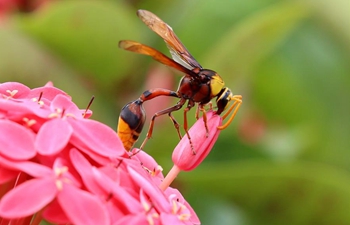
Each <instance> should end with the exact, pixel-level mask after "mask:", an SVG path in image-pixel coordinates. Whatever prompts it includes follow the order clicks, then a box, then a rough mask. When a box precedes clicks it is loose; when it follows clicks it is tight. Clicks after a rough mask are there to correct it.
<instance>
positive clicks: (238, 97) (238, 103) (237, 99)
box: [217, 95, 242, 130]
mask: <svg viewBox="0 0 350 225" xmlns="http://www.w3.org/2000/svg"><path fill="white" fill-rule="evenodd" d="M232 100H234V101H235V102H234V103H233V104H232V105H231V106H230V108H229V109H228V110H227V112H226V113H225V114H224V115H223V116H222V118H223V119H226V117H227V116H228V115H229V114H230V113H231V112H232V110H233V109H234V111H233V113H232V115H231V116H230V118H229V120H228V121H227V122H226V123H225V124H224V125H221V126H218V127H217V128H218V129H219V130H223V129H226V128H227V127H228V125H230V123H231V122H232V120H233V119H234V118H235V116H236V114H237V112H238V109H239V107H240V106H241V104H242V96H241V95H234V96H232V97H231V101H232Z"/></svg>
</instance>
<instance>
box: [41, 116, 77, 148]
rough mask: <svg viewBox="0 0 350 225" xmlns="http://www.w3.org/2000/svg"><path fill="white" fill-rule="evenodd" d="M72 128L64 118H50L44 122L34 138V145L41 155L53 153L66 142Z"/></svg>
mask: <svg viewBox="0 0 350 225" xmlns="http://www.w3.org/2000/svg"><path fill="white" fill-rule="evenodd" d="M72 133H73V128H72V127H71V126H70V125H69V123H68V122H67V121H66V120H63V119H61V118H57V119H52V120H49V121H47V122H46V123H44V124H43V125H42V126H41V128H40V130H39V132H38V134H37V136H36V139H35V147H36V149H37V150H38V152H39V153H40V154H42V155H54V154H57V153H58V152H60V151H61V150H62V149H63V148H64V147H65V146H66V145H67V144H68V141H69V139H70V136H71V135H72Z"/></svg>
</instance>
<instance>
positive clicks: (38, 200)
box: [0, 179, 57, 219]
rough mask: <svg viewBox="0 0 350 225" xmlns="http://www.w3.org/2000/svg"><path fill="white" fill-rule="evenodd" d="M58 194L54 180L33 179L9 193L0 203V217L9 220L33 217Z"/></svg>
mask: <svg viewBox="0 0 350 225" xmlns="http://www.w3.org/2000/svg"><path fill="white" fill-rule="evenodd" d="M56 194H57V188H56V185H55V183H54V180H53V179H32V180H29V181H26V182H24V183H23V184H21V185H19V186H17V187H16V188H14V189H13V190H11V191H9V192H8V193H7V194H6V195H4V197H3V198H2V199H1V201H0V216H1V217H4V218H8V219H15V218H21V217H25V216H30V215H33V214H34V213H36V212H38V211H39V210H40V209H42V208H43V207H44V206H46V205H47V204H48V203H50V202H51V201H52V200H53V199H54V198H55V196H56Z"/></svg>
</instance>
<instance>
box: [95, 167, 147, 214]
mask: <svg viewBox="0 0 350 225" xmlns="http://www.w3.org/2000/svg"><path fill="white" fill-rule="evenodd" d="M92 169H93V170H92V171H93V176H94V179H95V182H96V183H97V184H98V185H100V187H101V189H103V190H104V191H105V193H109V194H112V200H114V201H115V203H116V204H117V206H118V208H119V210H121V211H123V212H124V213H130V212H131V213H136V212H138V211H141V209H142V208H141V204H140V202H139V201H137V200H136V199H135V198H134V197H133V196H131V195H130V194H129V193H128V192H127V191H126V189H125V188H124V187H121V186H119V185H118V184H117V183H116V182H113V180H111V179H110V178H109V177H108V176H107V175H105V174H104V173H101V172H100V171H99V170H97V169H96V168H92Z"/></svg>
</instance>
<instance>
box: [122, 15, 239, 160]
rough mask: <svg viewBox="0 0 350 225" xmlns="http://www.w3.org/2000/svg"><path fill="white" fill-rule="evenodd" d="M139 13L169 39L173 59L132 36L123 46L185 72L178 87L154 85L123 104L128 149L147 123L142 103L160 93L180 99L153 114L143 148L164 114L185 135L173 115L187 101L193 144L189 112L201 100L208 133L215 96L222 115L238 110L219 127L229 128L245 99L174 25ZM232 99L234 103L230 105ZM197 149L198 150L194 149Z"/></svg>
mask: <svg viewBox="0 0 350 225" xmlns="http://www.w3.org/2000/svg"><path fill="white" fill-rule="evenodd" d="M137 15H138V17H139V18H140V19H141V20H142V21H143V22H144V23H145V24H146V25H147V26H148V27H149V28H150V29H151V30H152V31H154V32H155V33H156V34H158V35H159V36H160V37H161V38H162V39H163V40H164V41H165V43H166V45H167V47H168V49H169V51H170V54H171V56H172V59H171V58H169V57H168V56H166V55H164V54H163V53H161V52H159V51H158V50H156V49H154V48H152V47H149V46H147V45H144V44H141V43H138V42H135V41H131V40H122V41H120V42H119V47H120V48H122V49H125V50H128V51H131V52H135V53H138V54H143V55H148V56H151V57H152V58H153V59H155V60H156V61H158V62H160V63H162V64H164V65H167V66H169V67H172V68H174V69H176V70H178V71H180V72H182V73H184V74H185V75H184V76H183V77H182V79H181V81H180V83H179V86H178V89H177V91H172V90H168V89H164V88H154V89H150V90H147V91H145V92H143V94H142V95H141V96H140V97H139V98H138V99H137V100H135V101H133V102H130V103H128V104H127V105H125V106H124V107H123V109H122V110H121V113H120V116H119V123H118V130H117V133H118V135H119V137H120V138H121V140H122V142H123V144H124V146H125V148H126V150H130V149H131V148H132V146H133V145H134V143H135V142H136V141H137V139H138V137H139V135H140V132H141V131H142V128H143V125H144V123H145V118H146V113H145V111H144V109H143V106H142V104H143V103H144V102H146V101H149V100H151V99H153V98H155V97H158V96H169V97H175V98H178V99H179V101H178V102H177V103H176V105H174V106H172V107H169V108H167V109H164V110H161V111H159V112H157V113H155V114H154V115H153V117H152V119H151V122H150V126H149V129H148V132H147V135H146V138H145V140H144V141H143V143H142V144H141V147H140V149H143V147H144V146H145V144H146V142H147V141H148V140H149V139H150V138H151V136H152V132H153V127H154V122H155V119H156V118H157V117H159V116H161V115H164V114H168V116H169V117H170V119H171V120H172V122H173V124H174V126H175V128H176V130H177V133H178V136H179V137H180V138H181V134H180V130H179V127H180V125H179V123H178V122H177V121H176V120H175V118H174V117H173V115H172V112H174V111H177V110H179V109H181V108H182V107H183V106H184V105H185V104H186V102H187V106H186V108H185V109H184V122H183V123H184V125H183V128H184V130H185V132H186V134H187V137H188V139H189V141H190V144H191V146H192V142H191V138H190V136H189V134H188V125H187V112H188V111H189V110H190V109H191V108H192V107H194V106H195V105H196V103H197V104H198V107H197V110H196V115H195V117H196V119H198V118H199V113H200V112H202V114H203V121H204V126H205V129H206V130H207V133H208V127H207V124H206V109H205V108H204V107H205V106H206V105H208V104H210V105H211V100H212V99H213V98H215V97H216V105H217V111H216V113H217V114H218V115H220V114H221V113H222V112H223V111H224V110H226V109H227V108H228V110H227V112H226V113H225V114H224V115H223V116H222V117H223V119H225V118H226V117H227V116H229V115H230V113H231V112H232V110H234V111H233V113H232V115H231V116H230V118H229V119H228V121H227V122H226V123H225V124H223V125H221V126H219V127H218V129H225V128H226V127H227V126H228V125H229V124H230V123H231V122H232V120H233V118H234V117H235V115H236V113H237V111H238V109H239V107H240V105H241V103H242V96H241V95H233V94H232V92H231V90H230V89H229V88H227V87H225V83H224V81H223V79H222V78H221V76H220V75H219V74H218V73H216V72H215V71H213V70H210V69H203V67H202V66H201V65H200V64H199V63H198V62H197V60H195V58H194V57H193V56H192V55H191V54H190V52H189V51H188V50H187V49H186V47H185V46H184V45H183V44H182V43H181V41H180V40H179V38H178V37H177V36H176V34H175V33H174V31H173V29H172V28H171V27H170V26H169V25H168V24H166V23H165V22H164V21H162V20H161V19H160V18H159V17H157V16H156V15H154V14H153V13H151V12H149V11H147V10H138V11H137ZM232 102H233V103H232ZM230 103H232V104H231V106H230V107H228V106H229V105H230ZM192 150H193V148H192ZM193 152H194V153H195V151H194V150H193Z"/></svg>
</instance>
